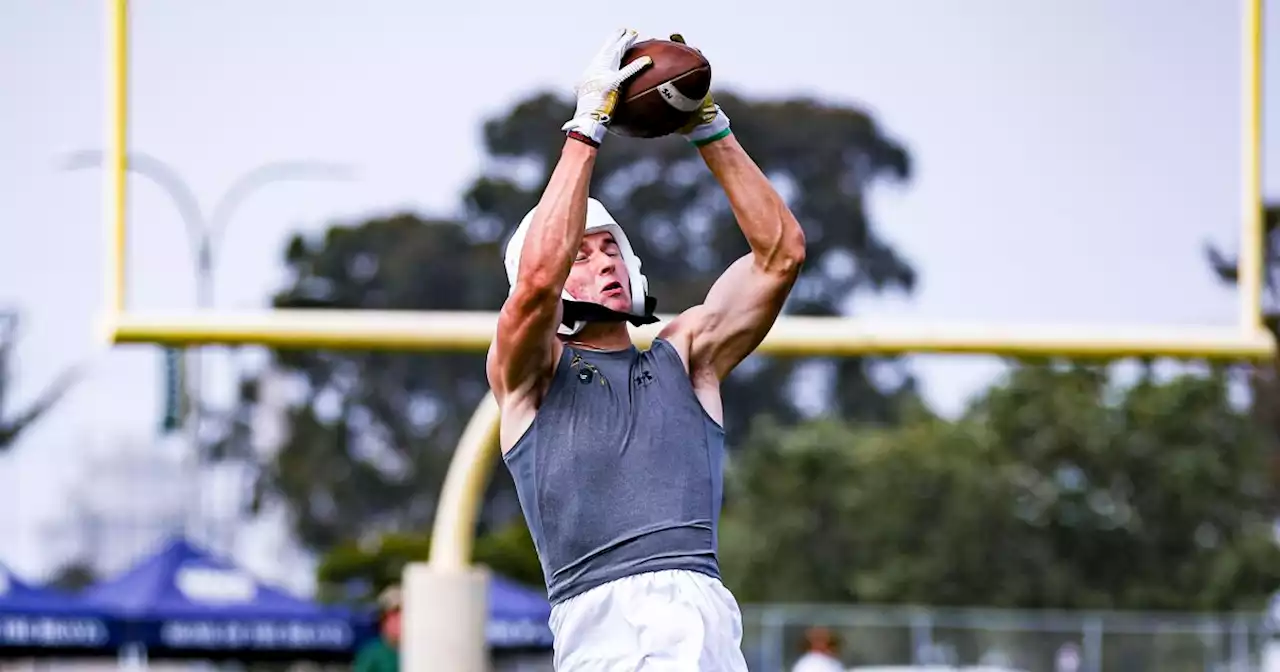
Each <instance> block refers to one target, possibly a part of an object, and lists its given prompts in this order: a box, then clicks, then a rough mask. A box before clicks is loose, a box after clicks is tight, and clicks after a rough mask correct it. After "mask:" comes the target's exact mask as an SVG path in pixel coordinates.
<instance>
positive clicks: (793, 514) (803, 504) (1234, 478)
mask: <svg viewBox="0 0 1280 672" xmlns="http://www.w3.org/2000/svg"><path fill="white" fill-rule="evenodd" d="M1109 380H1110V379H1109V376H1108V375H1107V373H1106V371H1105V370H1104V369H1101V368H1095V367H1087V366H1080V365H1072V366H1067V367H1055V366H1048V365H1023V366H1019V367H1017V368H1015V369H1014V370H1013V371H1012V372H1011V373H1010V374H1009V376H1008V378H1007V379H1006V380H1005V381H1003V383H1002V384H1000V385H998V386H995V387H993V388H992V389H991V390H989V391H988V392H987V394H986V395H985V396H983V397H982V398H980V399H978V400H976V401H975V402H974V403H973V404H972V406H971V407H970V409H969V410H968V412H967V413H966V414H965V415H964V416H963V417H962V418H960V419H958V420H956V421H946V420H942V419H938V418H935V417H930V416H928V415H927V414H923V413H916V414H915V415H914V417H913V418H912V419H911V420H910V421H909V422H907V423H905V424H904V425H902V426H900V427H892V428H886V427H872V426H866V425H859V424H853V423H841V422H835V421H828V420H824V421H819V422H813V423H808V424H806V425H803V426H800V427H796V428H793V429H783V428H780V427H777V426H776V425H771V424H769V423H762V424H761V425H760V426H759V427H758V432H757V433H755V434H753V438H752V444H751V447H750V449H748V450H744V451H742V452H741V454H740V455H739V456H738V458H737V459H736V460H735V462H734V463H733V465H732V468H731V470H730V475H729V483H728V485H727V488H728V489H729V491H730V494H731V495H734V499H733V507H732V508H731V509H729V510H728V511H727V512H726V517H725V521H724V522H723V526H722V540H721V544H722V546H721V547H722V558H723V562H724V565H725V574H726V577H727V579H728V581H729V582H730V583H731V585H732V587H733V588H734V589H735V590H736V592H737V594H738V596H739V599H741V600H743V601H746V602H754V601H775V600H776V601H810V602H846V601H854V602H869V603H915V604H931V605H942V606H996V607H1016V608H1097V609H1102V608H1118V609H1170V610H1215V609H1228V608H1253V607H1258V606H1259V605H1260V604H1262V602H1263V600H1264V599H1265V598H1266V596H1267V595H1268V594H1269V593H1270V592H1272V591H1274V590H1276V589H1277V588H1280V549H1278V548H1277V546H1276V544H1275V542H1274V537H1273V534H1272V529H1271V520H1272V514H1273V513H1274V511H1273V507H1272V505H1271V502H1272V501H1273V497H1274V494H1275V492H1274V490H1275V486H1274V484H1273V483H1272V481H1271V480H1270V479H1269V478H1268V474H1267V470H1266V469H1265V467H1266V466H1267V464H1268V462H1269V460H1270V459H1271V455H1272V450H1273V447H1272V443H1271V442H1270V441H1268V440H1267V439H1266V438H1265V437H1264V436H1263V435H1262V434H1260V432H1259V431H1258V430H1257V428H1256V425H1255V424H1254V423H1253V421H1252V419H1251V418H1250V417H1249V415H1248V413H1247V412H1245V411H1241V410H1237V409H1235V408H1233V407H1232V405H1231V403H1230V401H1229V399H1228V394H1227V381H1226V379H1225V377H1224V376H1223V375H1222V374H1214V375H1209V376H1191V375H1185V376H1181V377H1177V378H1174V379H1173V380H1170V381H1167V382H1157V381H1155V380H1153V379H1151V378H1146V379H1143V380H1141V381H1139V382H1138V383H1137V384H1135V385H1133V386H1132V387H1130V388H1128V389H1124V390H1117V389H1114V386H1113V385H1111V384H1110V382H1109Z"/></svg>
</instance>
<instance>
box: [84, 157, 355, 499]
mask: <svg viewBox="0 0 1280 672" xmlns="http://www.w3.org/2000/svg"><path fill="white" fill-rule="evenodd" d="M105 160H106V154H105V153H103V152H101V151H98V150H86V151H80V152H75V153H73V154H70V155H68V156H67V157H66V158H65V160H64V161H63V162H62V164H61V165H62V168H63V169H64V170H80V169H84V168H94V167H101V166H102V165H103V163H104V161H105ZM126 165H127V169H128V170H129V171H130V172H134V173H138V174H139V175H142V176H144V177H146V178H148V179H150V180H151V181H152V182H154V183H155V184H157V185H158V186H159V187H160V188H161V189H163V190H164V191H165V193H167V194H168V195H169V198H170V199H171V200H172V201H173V204H174V206H175V207H176V208H177V210H178V216H179V218H181V219H182V222H183V225H184V226H185V228H186V232H187V239H188V242H189V243H190V245H191V254H192V258H193V262H194V268H195V285H196V286H195V299H196V307H197V308H198V309H200V310H206V309H209V308H212V307H213V305H214V286H213V275H214V272H215V270H216V266H217V254H218V251H219V246H220V244H221V242H222V238H223V235H224V234H225V233H226V230H227V226H228V225H229V224H230V222H231V218H232V216H233V215H234V214H235V212H236V210H237V209H239V207H240V206H241V205H243V204H244V202H245V201H247V200H248V199H249V197H250V196H251V195H253V194H254V193H255V192H257V191H259V190H260V189H262V188H263V187H265V186H267V185H268V184H273V183H276V182H284V181H296V180H315V179H326V180H346V179H351V178H352V176H353V172H354V171H353V170H352V169H351V168H350V167H349V166H346V165H343V164H335V163H328V162H321V161H276V162H271V163H266V164H263V165H260V166H258V167H256V168H254V169H252V170H250V171H248V172H247V173H244V174H243V175H242V176H241V177H240V178H239V179H237V180H236V181H235V182H234V183H232V185H231V187H230V188H229V189H228V190H227V191H226V192H225V193H224V194H223V195H222V196H221V197H220V198H219V199H218V201H217V202H216V203H214V206H213V208H212V209H211V210H210V211H209V215H208V216H207V217H206V215H205V212H204V211H203V210H202V209H201V208H200V205H199V201H198V200H197V199H196V196H195V193H194V192H193V191H192V190H191V188H190V187H189V186H188V185H187V183H186V181H185V180H183V179H182V177H181V176H180V175H179V174H178V172H177V171H176V170H174V169H173V168H172V167H171V166H169V165H168V164H166V163H165V162H163V161H161V160H159V159H157V158H155V157H153V156H150V155H148V154H145V153H141V152H131V153H130V154H129V156H128V160H127V161H126ZM168 354H169V353H166V355H168ZM179 362H181V363H182V364H183V365H184V366H182V367H181V369H184V370H185V374H186V375H185V376H180V379H181V378H183V377H185V378H186V380H185V381H180V382H179V383H178V384H179V385H181V382H185V383H186V384H185V385H181V387H180V389H182V393H181V398H182V399H183V401H184V403H183V404H182V405H183V406H185V420H186V424H187V431H188V433H189V440H190V441H191V450H192V455H191V459H192V460H193V470H194V472H195V483H197V484H198V482H199V463H200V455H199V453H200V450H201V446H202V443H201V431H202V429H203V420H204V395H203V392H204V386H203V382H204V381H203V375H202V374H203V370H202V369H203V367H202V361H201V350H200V349H199V348H195V349H192V350H191V351H189V352H188V353H187V356H186V361H185V362H182V360H180V359H179ZM197 487H198V485H197ZM203 499H204V498H203V496H202V492H197V493H196V496H195V497H194V498H193V501H195V502H198V503H197V504H194V507H196V508H199V506H200V505H201V504H202V503H203ZM192 517H193V516H191V515H189V516H188V524H191V518H192Z"/></svg>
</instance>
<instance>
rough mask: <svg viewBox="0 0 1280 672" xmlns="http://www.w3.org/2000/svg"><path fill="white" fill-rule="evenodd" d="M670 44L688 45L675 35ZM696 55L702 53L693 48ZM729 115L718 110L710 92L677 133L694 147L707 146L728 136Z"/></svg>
mask: <svg viewBox="0 0 1280 672" xmlns="http://www.w3.org/2000/svg"><path fill="white" fill-rule="evenodd" d="M671 41H672V42H679V43H680V44H683V45H685V46H688V45H689V43H688V42H685V41H684V36H683V35H681V34H680V33H675V34H673V35H672V36H671ZM693 49H694V50H695V51H697V52H698V53H702V50H701V49H698V48H697V47H693ZM729 132H730V131H729V115H727V114H725V113H724V110H721V109H720V106H719V105H717V104H716V101H714V100H712V98H711V92H710V91H708V92H707V96H706V97H705V98H703V99H702V107H700V108H698V113H697V114H695V115H694V117H693V119H691V120H689V123H688V124H685V126H684V128H681V129H680V130H679V131H677V133H679V134H680V135H681V136H683V137H684V139H685V140H688V141H689V142H691V143H693V145H694V146H695V147H702V146H703V145H709V144H711V143H713V142H715V141H716V140H720V139H721V138H724V137H726V136H727V135H729Z"/></svg>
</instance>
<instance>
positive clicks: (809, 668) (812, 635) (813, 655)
mask: <svg viewBox="0 0 1280 672" xmlns="http://www.w3.org/2000/svg"><path fill="white" fill-rule="evenodd" d="M804 638H805V642H806V643H807V645H808V648H807V649H806V650H805V653H804V655H803V656H800V660H797V661H796V664H795V667H792V668H791V672H845V669H844V663H841V662H840V658H839V656H838V655H837V651H836V649H837V647H836V639H835V636H834V635H832V634H831V631H830V630H828V629H826V628H809V629H808V630H807V631H806V632H805V633H804Z"/></svg>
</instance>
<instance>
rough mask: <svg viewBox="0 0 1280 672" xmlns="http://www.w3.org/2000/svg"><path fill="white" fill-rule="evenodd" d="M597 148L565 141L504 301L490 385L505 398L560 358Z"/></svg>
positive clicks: (489, 368)
mask: <svg viewBox="0 0 1280 672" xmlns="http://www.w3.org/2000/svg"><path fill="white" fill-rule="evenodd" d="M596 152H597V150H596V149H595V148H594V147H591V146H589V145H586V144H583V143H581V142H578V141H576V140H566V141H565V146H564V149H563V150H562V152H561V154H560V161H559V163H557V164H556V168H555V170H554V171H553V172H552V173H551V180H550V181H549V182H548V183H547V188H546V190H545V191H544V192H543V193H542V199H541V200H540V201H538V205H537V208H536V209H535V212H534V217H533V221H532V222H531V223H530V224H529V230H528V233H527V234H526V235H525V240H524V246H523V248H522V249H521V253H520V268H519V272H518V274H517V277H516V285H515V291H513V292H512V294H511V295H510V296H509V297H507V301H506V302H505V303H504V304H502V311H501V312H500V313H499V314H498V331H497V334H496V336H495V337H494V341H493V345H492V346H491V347H490V350H489V358H488V366H487V371H488V375H489V385H490V386H491V387H492V388H493V391H494V394H495V395H496V396H497V397H498V399H499V401H501V400H502V399H503V398H504V397H505V396H506V395H508V394H510V393H512V392H521V391H527V390H530V389H533V388H534V387H536V386H538V385H539V384H540V383H541V382H542V381H543V380H544V379H545V378H546V377H547V376H548V375H550V373H551V371H552V367H553V364H554V361H555V355H556V348H557V347H558V345H559V343H558V341H557V340H556V326H557V325H558V324H559V322H560V311H561V306H560V294H561V291H562V290H563V289H564V283H565V279H566V278H567V277H568V275H569V268H570V266H571V265H572V264H573V257H574V255H575V254H576V253H577V250H578V247H579V246H580V245H581V244H582V234H583V230H584V229H585V227H586V218H587V189H588V186H589V183H590V180H591V171H592V169H593V168H594V167H595V159H596Z"/></svg>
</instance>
